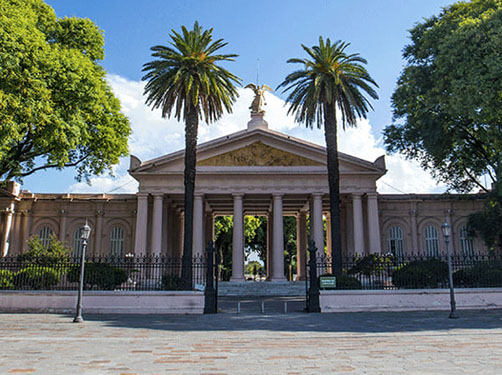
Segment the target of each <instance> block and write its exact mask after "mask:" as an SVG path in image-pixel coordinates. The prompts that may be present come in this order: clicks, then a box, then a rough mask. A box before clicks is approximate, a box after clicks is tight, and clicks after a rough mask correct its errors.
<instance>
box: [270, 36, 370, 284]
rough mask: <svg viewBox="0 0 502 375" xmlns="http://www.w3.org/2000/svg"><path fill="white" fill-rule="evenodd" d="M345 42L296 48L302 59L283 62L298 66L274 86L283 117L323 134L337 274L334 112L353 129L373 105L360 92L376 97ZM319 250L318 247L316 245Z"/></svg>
mask: <svg viewBox="0 0 502 375" xmlns="http://www.w3.org/2000/svg"><path fill="white" fill-rule="evenodd" d="M348 46H349V43H345V42H342V41H337V42H335V43H333V44H331V41H330V39H329V38H328V39H326V43H325V42H324V40H323V38H322V37H319V45H318V46H313V47H311V48H309V47H306V46H305V45H303V44H302V47H303V49H304V50H305V52H307V54H308V56H309V57H308V58H306V59H296V58H293V59H289V60H288V63H296V64H302V65H303V68H302V69H300V70H297V71H295V72H293V73H291V74H289V75H288V76H287V77H286V79H285V80H284V82H282V83H281V84H280V85H279V86H278V87H277V88H278V89H279V88H280V87H283V92H287V91H289V96H288V98H287V102H288V103H289V109H288V113H293V114H294V115H295V120H296V121H297V122H299V123H305V124H306V126H307V127H310V128H312V127H313V124H314V123H316V124H317V127H318V128H321V126H322V125H324V136H325V139H326V149H327V154H328V183H329V195H330V199H329V201H330V202H329V203H330V214H331V236H332V237H331V254H332V256H333V263H334V271H335V274H337V275H339V274H341V272H342V245H341V234H340V171H339V167H338V143H337V134H336V131H337V116H336V115H337V109H338V110H339V111H340V114H341V121H342V127H343V129H344V130H345V128H346V126H356V121H357V118H361V117H363V118H366V113H367V112H368V110H369V109H370V108H371V109H373V107H372V106H371V104H370V103H369V101H368V99H367V98H366V97H365V96H364V95H363V93H366V94H367V95H369V96H370V97H372V98H373V99H378V95H377V93H376V91H375V89H374V88H373V86H374V87H378V85H377V84H376V82H375V81H374V80H373V79H372V78H371V77H370V75H369V74H368V72H367V71H366V69H365V68H364V67H363V65H362V64H366V60H365V59H363V58H362V57H361V56H359V54H350V55H349V54H347V53H346V52H345V50H346V48H347V47H348ZM317 246H319V245H317Z"/></svg>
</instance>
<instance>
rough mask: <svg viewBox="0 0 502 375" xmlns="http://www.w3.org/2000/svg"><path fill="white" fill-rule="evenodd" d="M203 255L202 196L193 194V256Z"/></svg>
mask: <svg viewBox="0 0 502 375" xmlns="http://www.w3.org/2000/svg"><path fill="white" fill-rule="evenodd" d="M203 253H204V195H203V194H195V196H194V206H193V245H192V254H193V256H201V255H202V254H203Z"/></svg>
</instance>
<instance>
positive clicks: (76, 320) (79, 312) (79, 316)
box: [73, 220, 91, 323]
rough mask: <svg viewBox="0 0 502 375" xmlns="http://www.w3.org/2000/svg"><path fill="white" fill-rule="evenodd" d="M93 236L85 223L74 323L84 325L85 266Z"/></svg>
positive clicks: (81, 235)
mask: <svg viewBox="0 0 502 375" xmlns="http://www.w3.org/2000/svg"><path fill="white" fill-rule="evenodd" d="M90 234H91V227H90V226H89V224H87V220H86V221H85V225H84V227H83V228H82V230H81V231H80V239H81V240H82V254H81V256H80V282H79V286H78V299H77V311H76V313H75V318H74V319H73V323H82V322H83V321H84V319H82V294H83V292H84V265H85V250H86V249H87V240H88V239H89V236H90Z"/></svg>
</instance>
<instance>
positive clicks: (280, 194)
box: [272, 193, 284, 199]
mask: <svg viewBox="0 0 502 375" xmlns="http://www.w3.org/2000/svg"><path fill="white" fill-rule="evenodd" d="M283 195H284V194H282V193H272V198H274V199H279V198H280V199H282V197H283Z"/></svg>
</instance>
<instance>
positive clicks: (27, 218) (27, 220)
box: [20, 210, 32, 252]
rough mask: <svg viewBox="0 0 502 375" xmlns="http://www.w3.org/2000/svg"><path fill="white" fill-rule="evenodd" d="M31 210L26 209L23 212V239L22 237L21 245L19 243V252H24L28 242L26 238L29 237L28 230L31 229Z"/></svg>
mask: <svg viewBox="0 0 502 375" xmlns="http://www.w3.org/2000/svg"><path fill="white" fill-rule="evenodd" d="M31 222H32V218H31V211H30V210H26V211H25V212H24V213H23V239H22V245H21V249H20V250H21V252H24V250H25V249H26V243H27V242H28V239H29V238H30V231H31Z"/></svg>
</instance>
